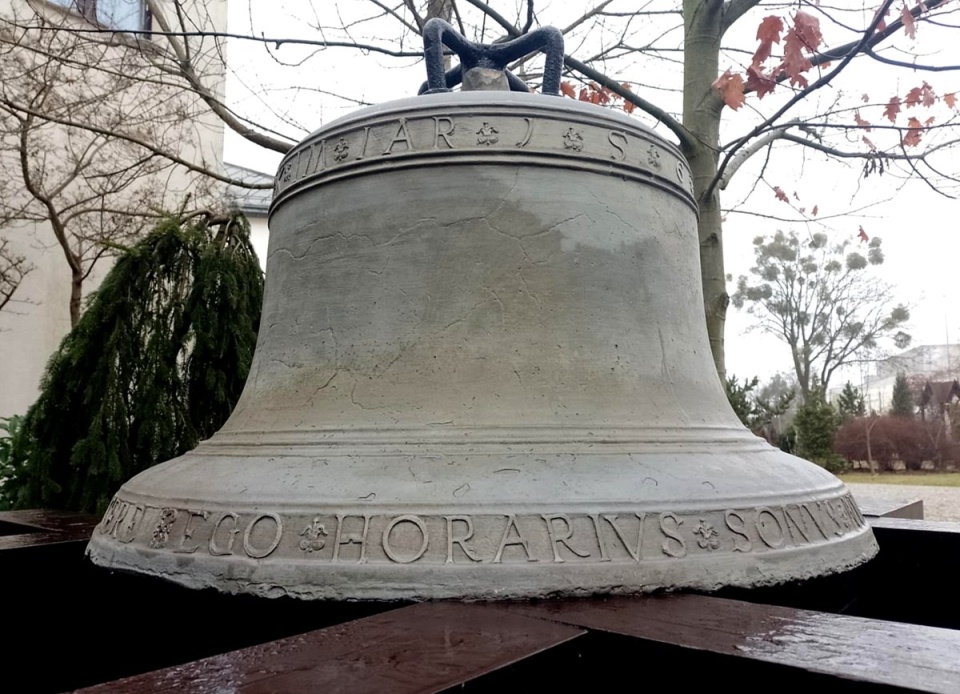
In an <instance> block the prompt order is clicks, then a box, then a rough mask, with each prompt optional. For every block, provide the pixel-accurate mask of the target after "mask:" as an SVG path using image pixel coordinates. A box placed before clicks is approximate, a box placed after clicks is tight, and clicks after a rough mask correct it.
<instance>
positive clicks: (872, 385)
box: [827, 345, 960, 414]
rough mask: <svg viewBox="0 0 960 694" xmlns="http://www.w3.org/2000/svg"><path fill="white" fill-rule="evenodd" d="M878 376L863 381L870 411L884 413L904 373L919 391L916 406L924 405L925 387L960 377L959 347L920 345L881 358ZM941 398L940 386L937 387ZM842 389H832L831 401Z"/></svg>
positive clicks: (878, 363) (877, 364)
mask: <svg viewBox="0 0 960 694" xmlns="http://www.w3.org/2000/svg"><path fill="white" fill-rule="evenodd" d="M875 364H876V373H875V374H874V375H867V376H865V377H864V379H863V383H862V390H863V399H864V403H865V404H866V407H867V412H876V413H878V414H884V413H886V412H887V410H889V409H890V404H891V402H892V400H893V383H894V381H896V379H897V374H898V373H903V374H904V375H905V376H906V377H907V379H908V380H909V381H910V382H911V385H913V387H914V389H915V390H916V398H917V405H918V406H921V399H922V393H923V388H924V386H925V384H926V383H927V382H930V383H931V384H933V383H937V384H939V383H943V382H946V383H947V384H948V389H949V383H950V382H952V381H954V380H955V379H957V378H958V377H960V345H918V346H917V347H913V348H912V349H908V350H907V351H906V352H902V353H900V354H897V355H894V356H892V357H888V358H886V359H879V360H877V361H876V362H875ZM935 389H936V393H931V397H933V396H934V395H939V394H940V393H939V389H940V386H939V385H938V386H936V387H935ZM842 390H843V386H842V385H840V386H834V387H832V388H830V391H829V392H828V394H827V397H828V399H829V400H831V401H832V400H833V399H834V398H836V397H837V396H838V395H839V394H840V392H841V391H842Z"/></svg>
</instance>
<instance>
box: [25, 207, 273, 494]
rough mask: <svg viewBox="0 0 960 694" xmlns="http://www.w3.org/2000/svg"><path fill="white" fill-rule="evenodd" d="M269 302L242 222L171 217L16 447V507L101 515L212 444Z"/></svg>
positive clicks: (128, 270)
mask: <svg viewBox="0 0 960 694" xmlns="http://www.w3.org/2000/svg"><path fill="white" fill-rule="evenodd" d="M262 298H263V273H262V272H261V270H260V265H259V263H258V262H257V257H256V254H255V253H254V251H253V248H252V246H251V245H250V227H249V224H248V223H247V221H246V219H245V218H244V217H243V215H241V214H239V213H236V214H233V215H231V216H230V217H228V218H222V219H212V218H210V217H209V216H207V215H199V216H194V217H192V218H188V219H179V218H167V219H164V220H163V221H161V222H160V223H159V224H158V225H157V227H156V229H154V231H152V232H151V233H150V234H149V235H148V236H147V237H146V238H144V239H143V240H142V241H141V242H140V243H138V244H137V245H135V246H134V247H132V248H131V249H129V250H128V251H125V252H124V253H123V254H122V255H121V256H120V258H119V259H118V260H117V262H116V264H115V265H114V267H113V269H112V270H111V271H110V273H109V274H108V275H107V277H106V278H105V279H104V281H103V283H102V284H101V286H100V288H99V289H98V290H97V291H96V293H95V294H94V295H93V296H92V297H91V299H90V301H89V302H88V305H87V309H86V311H85V313H84V314H83V316H82V317H81V319H80V322H79V323H78V325H77V327H76V328H74V330H72V331H71V332H70V333H69V334H68V335H67V336H66V337H65V338H64V340H63V342H62V343H61V344H60V347H59V348H58V350H57V351H56V352H55V353H54V355H53V357H52V358H51V360H50V362H49V364H48V365H47V371H46V373H45V375H44V378H43V382H42V385H41V394H40V397H39V399H38V400H37V402H36V403H35V404H34V405H33V407H31V408H30V410H29V411H28V412H27V415H26V417H25V418H24V422H23V426H22V428H21V431H20V432H19V435H18V436H17V437H16V440H15V441H14V443H13V445H14V451H13V454H14V456H13V457H14V458H15V459H16V460H17V461H18V465H17V470H18V472H17V475H16V478H15V479H14V480H12V481H11V482H12V483H13V484H14V485H16V487H17V498H16V503H17V505H18V506H20V507H31V506H42V507H45V508H59V509H69V510H76V511H85V512H99V511H102V510H103V509H104V508H105V507H106V505H107V503H109V501H110V498H111V497H112V496H113V494H114V493H115V492H116V491H117V489H118V488H119V487H120V485H121V484H122V483H123V482H125V481H126V480H127V479H129V478H130V477H132V476H133V475H135V474H137V473H138V472H140V471H142V470H144V469H146V468H148V467H150V466H152V465H155V464H157V463H160V462H163V461H165V460H168V459H170V458H174V457H176V456H178V455H181V454H182V453H184V452H186V451H188V450H190V449H191V448H193V447H194V446H196V445H197V443H198V442H199V441H201V440H202V439H205V438H208V437H209V436H211V435H212V434H213V433H214V432H215V431H216V430H217V429H218V428H219V427H220V426H221V425H222V424H223V422H224V421H225V420H226V418H227V417H228V416H229V414H230V412H231V410H232V409H233V406H234V404H235V403H236V401H237V399H238V398H239V397H240V392H241V390H242V388H243V384H244V381H245V380H246V377H247V372H248V371H249V368H250V362H251V360H252V357H253V351H254V346H255V344H256V339H257V329H258V326H259V321H260V308H261V302H262Z"/></svg>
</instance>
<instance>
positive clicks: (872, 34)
mask: <svg viewBox="0 0 960 694" xmlns="http://www.w3.org/2000/svg"><path fill="white" fill-rule="evenodd" d="M148 5H149V7H150V9H151V11H152V13H153V15H154V17H155V21H156V24H157V26H156V27H155V28H154V30H153V32H152V37H153V38H152V45H155V46H157V48H158V50H157V52H156V55H155V56H154V54H153V53H150V55H151V60H153V61H154V63H155V68H156V71H157V72H156V74H155V75H154V76H153V77H151V79H154V80H159V81H161V82H163V83H165V84H178V85H182V86H183V87H184V88H185V89H188V90H190V91H191V92H192V93H194V94H196V95H198V96H199V97H200V99H201V100H202V101H203V103H204V104H205V105H206V107H207V108H209V109H210V110H211V111H212V112H213V113H215V114H216V115H217V116H218V117H219V118H220V119H222V121H223V123H225V124H226V125H227V126H228V127H229V128H231V129H233V130H235V131H236V132H237V133H239V134H240V135H242V136H243V137H245V138H247V139H248V140H250V141H251V142H254V143H256V144H258V145H261V146H263V147H265V148H268V149H271V150H274V151H277V152H283V151H286V150H287V149H288V148H289V147H290V145H291V142H292V141H293V140H296V139H299V137H301V136H302V134H303V133H305V132H308V131H309V130H311V129H312V128H314V127H316V125H317V123H316V122H313V123H301V122H299V121H298V120H297V118H296V117H295V115H293V114H292V113H291V112H290V111H289V110H287V109H284V108H275V107H274V108H269V107H268V105H267V104H266V101H267V100H266V99H264V100H263V102H264V103H263V104H260V105H259V106H258V107H257V109H258V110H257V112H256V113H254V112H253V111H251V112H250V115H244V114H242V113H238V112H237V111H235V110H233V109H231V108H230V107H229V106H228V105H227V104H225V103H224V102H223V99H222V97H220V96H219V94H218V93H217V91H216V90H215V89H212V88H211V87H210V84H209V83H207V82H205V80H204V77H203V75H204V67H203V66H204V65H205V64H207V65H208V64H209V63H206V62H205V61H213V62H216V60H217V59H218V56H219V57H220V58H222V53H221V52H220V49H221V46H222V42H223V41H226V40H227V39H230V40H233V41H235V42H244V43H245V44H249V43H250V42H257V43H260V44H261V45H262V49H263V51H264V57H263V60H264V62H265V63H267V64H271V65H276V66H286V67H288V68H289V69H290V73H291V75H297V77H295V78H290V79H289V80H287V89H288V90H289V93H290V94H295V95H296V97H297V98H298V99H300V100H304V99H316V100H317V102H318V103H319V101H320V100H325V101H337V100H339V101H340V103H344V104H354V103H365V101H366V97H365V90H366V88H367V86H368V85H364V84H362V83H359V84H355V85H354V88H355V92H354V93H350V92H349V90H345V89H343V88H341V86H340V85H339V84H338V85H337V86H336V87H332V86H327V85H329V84H332V82H333V80H334V79H335V78H336V72H337V71H336V70H333V69H331V68H332V67H333V66H334V65H335V64H339V65H342V64H343V60H342V58H343V56H344V53H345V52H347V53H348V52H350V51H354V52H355V55H353V56H348V57H349V59H350V60H355V61H357V62H367V63H369V62H370V61H376V60H379V59H385V60H390V61H391V64H412V63H414V62H416V61H417V60H418V55H419V53H420V47H419V36H418V34H419V32H420V27H421V26H422V24H423V21H424V20H425V19H426V18H427V17H429V16H436V15H438V14H439V15H441V16H445V17H447V18H448V19H449V20H450V21H451V23H453V24H454V25H455V26H457V27H458V28H460V30H461V31H462V32H463V33H464V34H465V35H467V36H468V38H471V39H473V40H483V41H488V42H489V41H493V40H497V39H499V38H509V37H516V36H518V35H520V34H522V33H523V32H524V31H526V30H529V29H530V28H531V27H533V26H536V25H538V24H548V23H550V24H554V25H556V26H558V27H560V28H561V30H562V31H563V33H564V34H565V36H566V39H567V46H568V51H567V52H568V55H567V56H566V57H565V65H566V69H567V73H568V79H570V80H573V81H574V82H581V83H582V84H583V86H584V87H585V88H588V89H592V90H596V91H602V92H604V93H605V94H609V95H613V96H615V97H617V98H619V99H620V100H622V103H626V104H629V110H631V112H633V113H634V114H635V115H637V116H638V117H640V118H643V119H645V120H647V121H648V122H650V123H652V124H653V125H655V126H656V127H658V128H660V129H661V130H663V131H665V134H666V135H667V136H668V137H671V138H672V139H674V140H675V141H676V142H677V143H678V144H679V145H680V147H681V148H682V149H683V151H684V153H685V155H686V156H687V159H688V160H689V162H690V165H691V168H692V171H693V175H694V188H695V193H696V196H697V198H698V202H699V204H700V210H701V212H700V221H699V237H700V258H701V279H702V283H703V290H704V301H705V304H704V311H705V317H706V322H707V327H708V332H709V336H710V342H711V348H712V350H713V354H714V359H715V361H716V364H717V367H718V370H719V371H720V373H721V375H722V374H723V372H724V366H723V365H724V342H723V330H724V323H725V318H726V311H727V306H728V303H729V301H730V297H729V295H728V293H727V288H726V283H725V271H724V259H723V219H724V215H725V213H726V214H741V213H753V212H755V210H754V209H751V208H753V205H752V204H747V201H751V203H752V201H755V200H756V199H757V198H758V196H757V195H756V193H757V191H760V192H764V191H766V195H765V196H764V197H766V196H767V195H769V196H773V195H776V197H777V198H778V199H780V200H781V201H782V203H783V204H784V205H785V207H784V208H783V209H784V213H783V214H782V215H769V213H764V214H766V215H769V216H779V217H782V218H783V219H784V220H786V221H799V222H804V223H810V224H817V223H819V221H820V220H822V219H824V215H819V214H818V212H819V210H818V206H817V205H815V204H813V205H807V206H801V205H800V204H799V203H798V202H797V201H796V199H795V198H794V197H791V196H789V195H788V194H787V193H785V192H784V191H783V190H782V188H781V187H780V186H779V185H778V182H777V179H776V175H775V172H776V171H784V170H786V169H789V168H791V167H794V168H795V167H797V166H798V165H799V163H800V162H802V161H804V159H805V158H806V157H808V156H816V157H824V158H829V159H831V160H834V161H838V162H859V164H858V166H857V167H855V168H854V169H852V170H853V171H854V173H853V175H855V176H856V175H859V176H868V175H876V174H881V173H882V174H884V175H885V176H887V177H888V178H891V179H892V180H894V181H896V182H897V183H898V184H899V183H900V182H901V181H905V180H908V179H916V180H920V181H922V182H924V183H925V184H928V185H929V186H930V187H931V188H933V189H935V190H937V191H938V192H941V193H944V194H946V195H951V196H952V195H954V194H955V193H956V192H957V189H958V186H957V183H958V178H957V176H956V171H955V168H956V167H955V164H953V162H952V161H951V158H950V149H951V147H952V146H953V145H954V144H955V142H956V140H957V138H956V135H955V127H956V125H957V119H956V114H955V110H954V109H955V99H954V96H953V94H952V93H938V92H937V91H936V89H935V86H936V85H934V84H932V83H933V82H935V81H936V77H937V76H938V75H939V74H940V73H943V72H946V71H951V70H956V69H958V67H960V66H957V65H951V64H947V63H943V62H940V63H937V64H932V63H928V62H927V59H926V58H923V57H921V54H922V53H923V52H924V51H923V44H922V43H917V42H918V41H924V40H927V39H925V38H923V37H924V36H929V35H933V34H935V33H936V32H939V33H941V34H944V33H948V32H951V31H955V30H954V29H953V28H952V26H951V24H950V21H951V19H952V15H953V14H955V13H956V12H957V11H958V9H957V8H956V7H955V6H954V5H955V4H949V3H947V2H946V1H945V0H927V1H926V2H920V3H900V4H895V3H894V2H893V1H892V0H874V2H867V3H851V4H837V3H833V4H819V3H814V2H806V1H801V2H798V3H795V4H794V3H789V4H784V3H782V2H761V1H760V0H649V1H647V2H643V3H628V4H621V3H620V2H616V1H615V0H594V1H593V2H591V3H590V4H588V5H587V7H586V8H585V9H584V8H583V7H582V6H577V7H571V6H570V4H564V3H554V4H552V5H551V6H549V7H547V6H544V7H543V8H539V9H538V8H537V7H535V5H534V2H533V0H526V1H525V2H522V3H518V2H515V1H510V2H507V0H502V1H497V0H490V1H488V0H449V1H438V0H365V2H362V3H361V2H356V0H351V1H350V2H343V1H337V0H333V1H331V0H324V2H319V1H317V0H313V1H309V2H307V1H298V2H297V3H296V5H295V6H294V5H292V4H290V5H282V7H283V9H285V10H288V11H289V12H290V13H291V14H293V15H295V17H296V19H297V20H298V21H299V24H294V23H293V22H291V24H290V26H297V27H302V26H305V25H309V26H310V27H311V28H312V30H313V33H312V34H306V35H304V34H301V35H295V34H294V33H293V32H292V30H291V32H290V33H286V32H285V33H283V34H281V35H279V36H276V35H275V36H271V35H269V34H267V33H266V32H264V31H262V30H260V28H259V27H258V22H263V21H266V19H267V15H264V14H257V9H256V8H257V5H256V4H254V3H250V5H249V12H248V15H249V17H250V21H251V29H250V31H249V32H247V33H244V32H239V33H231V34H227V33H225V32H214V31H211V30H210V29H209V27H205V26H201V25H194V24H193V23H191V22H189V21H186V20H185V16H186V13H185V11H184V8H185V7H186V4H185V3H184V2H182V1H181V0H170V1H169V2H161V1H160V0H148ZM202 5H203V2H202V0H197V1H196V2H193V3H190V7H191V9H195V8H196V7H198V6H202ZM278 9H279V7H278V6H275V5H273V4H271V7H270V9H269V12H270V13H271V14H276V12H277V10H278ZM540 9H542V11H540ZM27 24H29V22H28V23H27ZM158 29H159V30H158ZM83 31H84V33H76V34H75V35H78V36H90V35H91V34H92V35H94V36H96V35H97V34H98V32H99V33H100V35H102V34H103V31H104V30H103V28H99V29H98V28H96V27H93V28H88V29H86V30H83ZM925 32H926V33H925ZM917 37H920V38H917ZM198 41H200V42H202V41H206V42H207V43H206V44H205V47H204V49H203V50H198V49H197V43H196V42H198ZM211 42H212V44H211ZM574 54H576V55H578V56H580V58H579V59H577V58H574V57H573V55H574ZM334 56H336V58H335V57H334ZM864 63H866V64H871V63H872V64H881V65H883V66H884V70H885V71H887V74H889V75H890V76H889V78H888V79H889V81H888V82H886V83H885V84H883V85H880V88H882V93H874V94H864V93H863V90H862V89H861V88H860V84H861V83H860V79H861V76H862V73H861V72H858V70H859V69H860V68H859V67H858V66H860V65H862V64H864ZM538 65H539V63H538V62H537V60H530V59H524V60H522V61H520V62H519V63H518V64H517V65H515V66H514V68H515V69H516V70H517V71H518V72H520V73H522V74H523V75H524V77H525V78H527V79H531V80H533V81H534V82H535V81H536V79H537V72H538V69H539V68H538ZM318 67H323V68H324V69H317V68H318ZM898 75H900V76H902V77H903V78H904V80H905V81H908V83H907V82H905V84H904V85H903V86H901V85H899V84H898V82H897V79H898ZM273 97H274V99H273V101H274V102H275V103H276V102H277V101H281V102H282V101H283V97H282V95H281V94H279V93H274V94H273ZM910 109H915V110H913V111H911V110H910ZM901 111H903V112H902V113H901ZM734 112H736V113H734ZM911 114H912V115H911ZM866 133H869V135H867V134H866ZM160 149H162V148H160ZM757 155H761V156H759V157H758V156H757ZM738 172H747V173H745V174H741V176H748V177H749V178H750V181H751V182H750V183H749V184H748V185H746V186H741V187H740V188H739V190H740V194H739V195H738V197H741V198H743V199H742V200H740V199H729V200H726V201H725V205H724V206H722V205H721V199H720V194H721V191H724V190H727V191H728V192H727V195H731V194H732V192H731V191H733V190H734V188H732V187H731V181H732V179H733V178H734V177H735V174H738ZM770 199H772V197H771V198H770ZM849 211H850V210H839V211H836V210H835V211H831V213H830V215H828V216H836V215H839V214H843V213H847V212H849Z"/></svg>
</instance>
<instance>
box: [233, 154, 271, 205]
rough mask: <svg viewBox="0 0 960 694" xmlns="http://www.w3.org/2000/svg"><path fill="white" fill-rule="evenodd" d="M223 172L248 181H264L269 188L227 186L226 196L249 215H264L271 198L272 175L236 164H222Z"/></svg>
mask: <svg viewBox="0 0 960 694" xmlns="http://www.w3.org/2000/svg"><path fill="white" fill-rule="evenodd" d="M223 168H224V173H225V174H226V175H227V176H229V177H230V178H235V179H237V180H240V181H245V182H249V183H266V184H269V185H270V186H271V187H270V188H252V189H251V188H241V187H240V186H233V185H231V186H227V198H228V199H229V200H230V201H231V202H232V203H233V204H234V205H236V206H237V207H238V208H239V209H240V211H241V212H243V213H244V214H246V215H247V216H249V217H266V216H267V212H268V211H269V210H270V202H271V201H272V200H273V187H272V186H273V176H270V175H269V174H265V173H262V172H260V171H254V170H253V169H247V168H245V167H243V166H237V165H236V164H226V163H225V164H224V165H223Z"/></svg>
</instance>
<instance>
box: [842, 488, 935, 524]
mask: <svg viewBox="0 0 960 694" xmlns="http://www.w3.org/2000/svg"><path fill="white" fill-rule="evenodd" d="M854 496H855V497H856V499H857V506H859V507H860V513H862V514H863V515H864V516H865V517H867V518H870V517H874V518H911V519H913V520H923V500H922V499H899V500H897V501H892V500H890V499H880V498H877V497H871V496H869V495H863V494H862V493H861V494H859V495H858V494H854Z"/></svg>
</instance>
